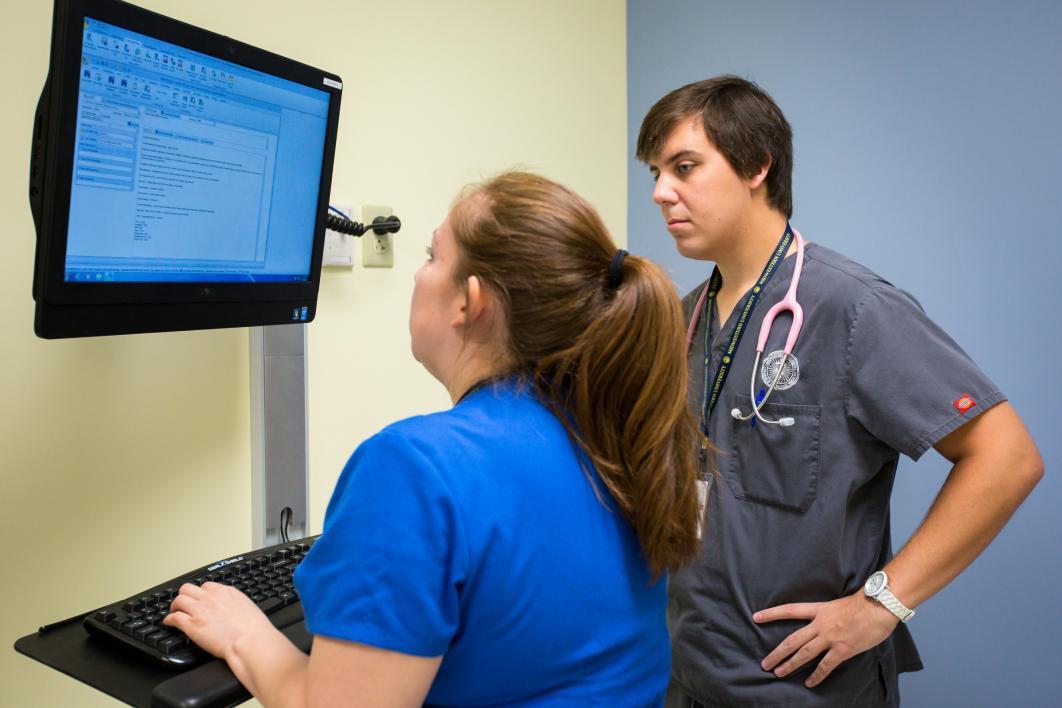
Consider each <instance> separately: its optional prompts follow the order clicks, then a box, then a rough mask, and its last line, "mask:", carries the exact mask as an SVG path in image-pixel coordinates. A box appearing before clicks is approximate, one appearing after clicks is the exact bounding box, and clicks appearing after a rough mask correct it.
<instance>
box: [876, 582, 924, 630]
mask: <svg viewBox="0 0 1062 708" xmlns="http://www.w3.org/2000/svg"><path fill="white" fill-rule="evenodd" d="M874 599H875V600H877V601H878V602H880V603H881V604H883V605H885V608H886V609H887V610H888V611H889V612H891V613H892V614H894V615H896V616H897V617H899V618H900V621H901V622H904V623H906V622H907V621H908V620H909V619H911V618H912V617H914V616H915V611H914V610H912V609H910V608H908V607H907V605H905V604H903V603H902V602H900V601H899V600H898V599H897V598H896V596H895V595H893V594H892V591H891V590H889V588H887V587H884V588H882V589H881V592H879V593H878V594H877V595H876V596H875V597H874Z"/></svg>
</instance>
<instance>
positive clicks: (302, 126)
mask: <svg viewBox="0 0 1062 708" xmlns="http://www.w3.org/2000/svg"><path fill="white" fill-rule="evenodd" d="M53 23H54V26H53V39H52V63H51V71H50V74H49V78H48V82H47V85H46V86H45V90H44V92H43V94H42V98H41V106H40V107H39V108H38V125H37V130H36V131H35V140H34V153H35V154H34V160H33V163H34V168H33V169H34V172H35V174H34V175H33V176H31V190H30V191H31V204H33V206H34V216H35V219H36V222H37V231H38V252H37V266H36V277H35V285H34V296H35V298H36V300H37V306H38V312H37V315H38V317H37V325H36V328H37V330H38V334H40V335H41V336H60V337H61V336H90V335H93V334H115V333H127V332H137V331H163V330H168V329H195V328H208V327H225V326H244V325H254V324H279V323H281V322H292V321H300V322H302V321H308V320H310V319H312V317H313V314H314V312H315V309H316V308H315V305H316V295H317V287H318V281H319V276H320V261H321V247H322V245H323V234H324V217H325V213H326V210H327V194H328V187H329V184H330V179H331V166H332V159H333V156H334V150H335V132H336V125H337V117H338V104H339V95H340V92H341V89H342V83H341V81H340V80H339V78H338V77H336V76H334V75H331V74H326V73H325V72H321V71H319V70H315V69H312V68H311V67H307V66H305V65H302V64H298V63H297V62H294V61H292V60H288V59H284V58H282V57H279V56H277V55H275V54H270V53H268V52H265V51H263V50H260V49H256V48H254V47H251V46H249V45H245V44H242V43H239V42H236V41H235V40H231V39H228V38H225V37H222V36H220V35H216V34H213V33H210V32H207V31H206V30H203V29H200V28H195V27H192V26H190V25H187V24H184V23H181V22H177V21H175V20H172V19H170V18H165V17H162V16H161V15H157V14H156V13H152V12H148V11H145V10H142V9H140V8H136V7H134V6H132V5H129V4H127V3H124V2H119V1H118V0H57V1H56V12H55V17H54V20H53ZM64 173H65V174H64ZM34 178H36V179H34ZM35 188H36V190H37V192H36V194H34V190H35ZM42 308H43V309H44V312H43V313H42ZM49 310H51V311H52V312H50V313H49ZM58 310H62V311H58ZM49 314H51V315H52V316H51V317H50V318H48V315H49ZM42 315H43V316H44V319H46V320H48V319H50V321H51V324H52V326H48V322H44V323H42ZM86 318H87V319H86ZM42 324H43V328H42ZM42 329H43V331H42Z"/></svg>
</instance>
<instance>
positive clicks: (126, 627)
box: [122, 619, 148, 634]
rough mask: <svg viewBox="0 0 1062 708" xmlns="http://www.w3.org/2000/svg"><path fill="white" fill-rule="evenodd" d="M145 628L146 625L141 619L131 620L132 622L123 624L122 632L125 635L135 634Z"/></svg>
mask: <svg viewBox="0 0 1062 708" xmlns="http://www.w3.org/2000/svg"><path fill="white" fill-rule="evenodd" d="M146 626H148V623H147V622H145V621H144V620H142V619H138V620H133V621H132V622H126V623H125V624H123V625H122V631H123V632H125V633H126V634H133V633H134V632H136V630H138V629H140V628H141V627H146Z"/></svg>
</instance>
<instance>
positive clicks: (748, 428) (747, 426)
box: [726, 396, 821, 513]
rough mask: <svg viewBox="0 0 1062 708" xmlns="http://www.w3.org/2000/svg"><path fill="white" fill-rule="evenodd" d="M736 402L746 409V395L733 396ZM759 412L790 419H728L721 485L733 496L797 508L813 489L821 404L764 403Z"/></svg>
mask: <svg viewBox="0 0 1062 708" xmlns="http://www.w3.org/2000/svg"><path fill="white" fill-rule="evenodd" d="M736 404H737V407H738V408H740V409H741V410H742V411H743V412H751V411H752V404H751V403H750V399H749V397H748V396H737V399H736ZM760 412H761V413H762V414H763V417H764V418H767V419H769V420H778V419H779V418H783V417H787V416H788V417H790V418H793V420H794V424H793V425H791V426H789V427H785V428H783V427H782V426H780V425H765V424H764V423H763V422H761V421H756V424H755V425H753V424H752V422H751V421H747V420H746V421H740V420H734V419H732V422H733V426H734V428H733V434H732V437H731V440H733V445H734V449H733V450H732V452H731V454H730V455H728V457H729V458H730V459H729V464H728V466H727V470H726V481H727V484H729V485H730V489H731V491H733V493H734V496H736V497H737V498H738V499H744V500H745V501H750V502H756V503H759V504H769V505H771V506H776V507H779V508H782V509H789V510H791V511H798V512H800V513H803V512H805V511H807V510H808V508H810V507H811V503H812V502H813V501H815V495H816V493H817V491H818V482H819V417H820V412H821V408H820V407H819V406H805V405H794V404H789V403H771V402H768V403H767V404H766V405H765V406H763V407H762V408H761V409H760Z"/></svg>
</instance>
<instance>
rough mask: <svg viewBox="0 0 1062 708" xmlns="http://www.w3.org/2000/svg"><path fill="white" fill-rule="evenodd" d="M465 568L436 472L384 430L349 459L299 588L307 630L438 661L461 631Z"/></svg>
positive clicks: (450, 502)
mask: <svg viewBox="0 0 1062 708" xmlns="http://www.w3.org/2000/svg"><path fill="white" fill-rule="evenodd" d="M467 566H468V552H467V542H466V539H465V536H464V533H463V528H462V525H461V520H460V516H459V510H458V507H457V504H456V501H455V499H454V498H453V495H452V494H451V492H450V489H449V488H448V486H447V485H446V483H445V480H444V478H443V476H442V475H441V473H440V471H439V470H438V469H437V468H436V467H435V466H434V465H433V464H432V463H431V462H430V461H429V460H428V459H427V457H425V456H424V455H423V454H422V453H421V452H420V451H419V450H418V449H417V448H416V447H415V446H414V445H413V444H411V443H410V442H409V441H408V440H407V439H405V438H404V437H403V436H402V435H401V434H400V433H396V432H393V431H390V430H385V431H384V432H382V433H380V434H378V435H376V436H374V437H373V438H370V439H369V440H367V441H366V442H364V443H363V444H362V445H361V446H359V447H358V449H357V450H356V451H355V453H354V454H353V455H352V456H351V458H350V461H349V462H348V463H347V466H346V468H344V470H343V473H342V475H341V476H340V479H339V482H338V484H337V485H336V490H335V492H334V493H333V496H332V500H331V501H330V502H329V505H328V511H327V514H326V517H325V524H324V532H323V534H322V535H321V537H320V538H319V539H318V540H317V542H316V543H315V544H314V546H313V548H312V549H311V550H310V553H309V554H307V556H306V558H305V560H303V562H302V563H301V564H300V566H299V568H298V570H297V571H296V575H295V582H296V587H297V589H298V591H299V596H300V599H301V600H302V604H303V609H304V614H305V617H306V626H307V629H308V630H309V631H310V632H311V633H313V634H320V635H323V636H328V637H333V638H336V639H344V640H347V641H354V642H360V643H363V644H369V645H372V646H376V647H381V648H384V649H390V650H393V651H399V652H402V653H406V654H415V655H419V656H440V655H442V654H444V653H446V649H447V647H448V646H449V645H450V642H451V640H452V639H453V637H454V635H455V633H456V632H457V629H458V622H459V614H460V607H459V602H460V599H459V591H460V588H461V586H462V584H463V582H464V580H465V578H466V575H467V573H466V569H467Z"/></svg>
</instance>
